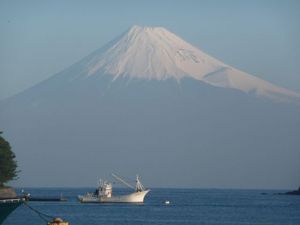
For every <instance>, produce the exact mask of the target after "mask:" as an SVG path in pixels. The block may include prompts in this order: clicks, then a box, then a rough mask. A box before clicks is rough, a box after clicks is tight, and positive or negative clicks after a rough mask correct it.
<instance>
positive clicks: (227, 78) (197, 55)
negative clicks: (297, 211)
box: [81, 26, 300, 101]
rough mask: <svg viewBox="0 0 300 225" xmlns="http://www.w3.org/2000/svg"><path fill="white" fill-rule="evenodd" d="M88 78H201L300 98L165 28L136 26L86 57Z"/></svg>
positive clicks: (275, 95) (255, 91) (274, 96)
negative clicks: (101, 76) (104, 76)
mask: <svg viewBox="0 0 300 225" xmlns="http://www.w3.org/2000/svg"><path fill="white" fill-rule="evenodd" d="M81 65H83V66H84V68H85V69H84V70H85V71H84V73H82V75H83V76H85V77H90V76H97V75H98V74H107V75H111V76H113V79H114V80H115V79H117V78H119V77H128V78H138V79H146V80H153V79H154V80H166V79H170V78H171V79H176V80H177V81H179V82H180V80H181V79H182V78H184V77H189V78H193V79H196V80H201V81H203V82H205V83H208V84H210V85H213V86H217V87H222V88H233V89H238V90H240V91H243V92H246V93H252V94H255V95H258V96H264V97H267V98H271V99H276V100H287V99H292V100H293V101H294V100H295V99H296V101H300V94H299V93H296V92H293V91H289V90H287V89H284V88H281V87H278V86H275V85H273V84H271V83H269V82H267V81H264V80H262V79H259V78H257V77H255V76H252V75H250V74H247V73H245V72H242V71H240V70H238V69H235V68H233V67H231V66H229V65H226V64H225V63H223V62H221V61H219V60H217V59H215V58H213V57H211V56H209V55H208V54H206V53H204V52H203V51H201V50H200V49H198V48H196V47H194V46H192V45H191V44H189V43H187V42H186V41H184V40H183V39H181V38H180V37H178V36H177V35H175V34H174V33H172V32H170V31H168V30H166V29H165V28H163V27H140V26H133V27H131V28H130V29H129V30H128V31H127V32H126V33H124V34H123V35H122V36H121V37H119V38H118V39H116V40H115V41H113V42H110V43H109V44H107V45H106V46H104V48H101V49H99V50H97V51H95V52H94V53H93V54H91V55H89V56H88V57H86V58H85V59H84V60H83V61H82V62H81Z"/></svg>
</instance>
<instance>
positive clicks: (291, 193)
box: [285, 187, 300, 195]
mask: <svg viewBox="0 0 300 225" xmlns="http://www.w3.org/2000/svg"><path fill="white" fill-rule="evenodd" d="M285 194H286V195H300V187H299V188H298V190H295V191H288V192H286V193H285Z"/></svg>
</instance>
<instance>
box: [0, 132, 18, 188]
mask: <svg viewBox="0 0 300 225" xmlns="http://www.w3.org/2000/svg"><path fill="white" fill-rule="evenodd" d="M1 134H2V132H0V187H2V186H4V184H5V183H6V182H8V181H10V180H14V179H16V178H17V173H18V171H17V170H16V169H17V161H16V160H15V158H16V156H15V154H14V153H13V152H12V150H11V147H10V144H9V142H8V141H6V140H5V139H4V138H3V137H2V136H1Z"/></svg>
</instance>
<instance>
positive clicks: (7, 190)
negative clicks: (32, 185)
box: [0, 187, 17, 199]
mask: <svg viewBox="0 0 300 225" xmlns="http://www.w3.org/2000/svg"><path fill="white" fill-rule="evenodd" d="M15 197H17V194H16V192H15V190H14V189H13V188H11V187H1V188H0V199H1V198H15Z"/></svg>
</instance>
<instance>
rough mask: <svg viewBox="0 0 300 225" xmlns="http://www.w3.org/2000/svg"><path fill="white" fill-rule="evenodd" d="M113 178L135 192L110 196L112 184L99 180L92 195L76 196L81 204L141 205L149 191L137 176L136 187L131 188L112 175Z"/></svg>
mask: <svg viewBox="0 0 300 225" xmlns="http://www.w3.org/2000/svg"><path fill="white" fill-rule="evenodd" d="M112 176H113V177H114V178H116V179H117V180H119V181H121V182H122V183H123V184H125V185H126V186H128V187H130V188H133V189H134V190H135V191H134V192H133V193H130V194H126V195H116V196H114V195H113V194H112V190H113V189H112V183H110V182H108V181H103V180H100V182H99V187H98V188H97V189H96V191H95V192H93V193H86V194H85V195H78V199H79V201H80V202H81V203H143V202H144V198H145V196H146V195H147V193H148V192H149V191H150V190H149V189H146V188H145V187H144V186H143V184H142V183H141V181H140V179H139V176H136V185H135V187H133V186H132V185H131V184H129V183H128V182H126V181H124V180H123V179H122V178H120V177H118V176H117V175H115V174H112Z"/></svg>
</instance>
